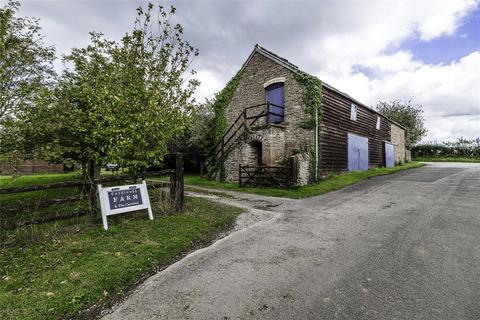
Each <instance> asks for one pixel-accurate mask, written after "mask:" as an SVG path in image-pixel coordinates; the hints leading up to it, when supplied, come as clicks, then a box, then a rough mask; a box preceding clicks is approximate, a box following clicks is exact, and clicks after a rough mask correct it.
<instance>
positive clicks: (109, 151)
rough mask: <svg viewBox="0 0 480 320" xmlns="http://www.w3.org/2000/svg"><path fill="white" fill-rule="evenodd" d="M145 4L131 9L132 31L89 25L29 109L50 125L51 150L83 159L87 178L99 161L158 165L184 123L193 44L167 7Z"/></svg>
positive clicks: (131, 166)
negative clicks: (50, 96) (43, 101)
mask: <svg viewBox="0 0 480 320" xmlns="http://www.w3.org/2000/svg"><path fill="white" fill-rule="evenodd" d="M153 10H154V7H153V5H152V4H148V6H147V8H146V10H144V9H142V8H141V7H140V8H138V9H137V13H138V15H137V18H136V21H135V25H134V28H133V31H132V32H130V33H127V34H125V36H124V37H123V38H122V39H121V41H120V42H116V41H110V40H107V39H104V38H103V35H102V34H100V33H94V32H92V33H91V43H90V44H89V45H88V46H87V47H86V48H81V49H73V51H72V52H71V54H69V55H68V56H66V57H65V61H66V62H68V63H70V64H71V65H72V66H73V67H72V68H71V69H68V70H66V71H65V72H64V73H63V74H62V76H61V77H60V79H59V81H58V85H57V88H56V90H55V102H54V103H53V104H52V107H51V108H45V109H44V110H42V112H41V113H40V115H37V118H38V117H40V118H42V119H44V120H47V119H50V123H51V124H52V125H51V126H50V129H49V130H50V131H47V132H46V134H45V135H44V136H46V137H47V139H46V140H48V138H49V137H50V138H51V141H50V142H49V143H48V149H49V150H51V151H52V155H55V156H57V157H59V158H61V159H72V160H77V161H80V162H83V163H86V162H88V163H89V167H90V170H89V171H90V176H91V177H92V175H93V172H95V171H97V170H95V169H94V168H95V167H96V168H98V166H99V165H102V164H104V163H106V162H115V163H119V164H120V165H121V166H123V167H124V168H129V169H130V170H132V171H142V170H144V169H146V168H147V167H149V166H152V165H158V164H160V162H161V161H162V159H163V157H164V155H165V153H166V152H167V143H168V142H169V141H171V140H172V139H173V137H175V136H179V135H181V133H182V132H183V131H184V130H185V127H186V122H187V115H188V114H189V112H190V111H191V104H192V102H193V101H192V95H193V92H194V90H195V88H196V86H197V85H198V82H197V81H196V80H192V79H189V75H190V74H192V73H194V71H193V70H191V62H192V59H193V58H194V57H195V56H197V55H198V51H197V50H196V49H195V48H193V46H191V45H190V44H189V43H188V42H187V41H184V40H183V39H182V34H183V29H182V27H181V25H179V24H175V25H173V24H172V23H171V21H172V16H173V15H174V14H175V8H174V7H172V8H171V9H170V10H169V11H166V10H165V9H164V8H163V7H162V6H159V7H158V13H155V14H154V12H153Z"/></svg>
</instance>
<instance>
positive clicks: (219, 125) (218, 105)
mask: <svg viewBox="0 0 480 320" xmlns="http://www.w3.org/2000/svg"><path fill="white" fill-rule="evenodd" d="M242 74H243V70H240V71H238V72H237V74H236V75H235V76H234V77H233V78H232V79H230V81H228V83H227V85H226V86H225V88H223V89H222V91H220V92H219V93H218V94H217V96H216V97H215V102H214V103H213V105H212V108H213V112H214V118H213V131H214V137H215V143H217V142H218V141H220V139H221V138H222V136H223V133H224V132H225V130H226V129H227V126H228V123H227V116H226V114H225V108H226V107H227V106H228V104H229V103H230V101H232V98H233V95H234V93H235V90H237V87H238V84H239V83H240V79H241V78H242Z"/></svg>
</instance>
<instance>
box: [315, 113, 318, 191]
mask: <svg viewBox="0 0 480 320" xmlns="http://www.w3.org/2000/svg"><path fill="white" fill-rule="evenodd" d="M317 181H318V108H317V107H315V182H317Z"/></svg>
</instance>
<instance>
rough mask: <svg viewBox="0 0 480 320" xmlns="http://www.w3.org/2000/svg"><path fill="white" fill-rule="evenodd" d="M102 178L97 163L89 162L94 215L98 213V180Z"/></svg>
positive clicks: (91, 204) (92, 211)
mask: <svg viewBox="0 0 480 320" xmlns="http://www.w3.org/2000/svg"><path fill="white" fill-rule="evenodd" d="M99 178H100V167H99V166H98V165H97V164H95V161H93V160H89V161H88V183H89V190H88V192H89V198H90V212H91V213H92V215H95V214H96V213H97V211H98V210H97V186H96V183H95V180H96V179H99Z"/></svg>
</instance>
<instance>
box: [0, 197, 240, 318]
mask: <svg viewBox="0 0 480 320" xmlns="http://www.w3.org/2000/svg"><path fill="white" fill-rule="evenodd" d="M241 212H242V210H241V209H238V208H233V207H229V206H224V205H219V204H215V203H212V202H209V201H206V200H202V199H194V198H187V201H186V210H185V211H184V212H182V213H179V214H174V215H163V216H160V215H156V216H155V219H154V220H153V221H150V220H148V219H147V218H146V214H145V213H144V212H142V213H137V214H131V215H122V216H118V217H112V218H111V219H109V220H111V222H110V228H109V230H108V231H103V229H102V227H101V224H100V221H98V219H95V220H96V221H89V220H88V219H89V218H88V217H83V218H81V219H84V220H85V221H61V222H52V223H50V224H44V225H43V228H44V229H45V230H49V231H48V232H47V231H46V232H45V234H44V235H43V237H40V238H38V239H37V240H35V241H32V242H30V243H29V244H28V245H21V246H10V247H4V248H1V249H0V306H1V308H0V319H59V318H69V317H71V316H73V315H75V314H77V313H78V312H79V311H80V310H83V309H85V308H87V307H89V306H91V305H93V304H95V303H98V302H100V304H104V305H105V304H108V303H109V302H111V301H112V299H113V298H114V297H115V296H118V295H119V294H121V293H122V292H123V291H124V290H126V289H127V288H129V287H130V286H132V285H133V284H135V283H136V281H138V279H140V278H141V277H142V276H144V275H146V274H149V273H150V272H152V271H153V270H156V269H158V268H161V267H162V266H166V265H168V264H170V263H171V262H172V261H173V260H175V259H177V258H178V257H179V256H181V255H182V254H183V253H185V252H188V251H189V250H192V249H193V248H194V247H195V246H197V245H198V244H203V243H208V242H210V241H212V240H213V239H215V237H217V236H218V234H219V233H221V232H223V231H224V230H226V229H228V228H229V227H230V226H232V225H233V223H234V221H235V219H236V217H237V216H238V215H239V214H240V213H241ZM90 220H91V219H90ZM79 222H82V223H79ZM45 225H47V226H45ZM48 227H50V228H54V229H55V230H56V231H60V230H58V229H63V231H64V232H55V233H53V234H52V233H51V232H50V231H51V229H50V228H48Z"/></svg>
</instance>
